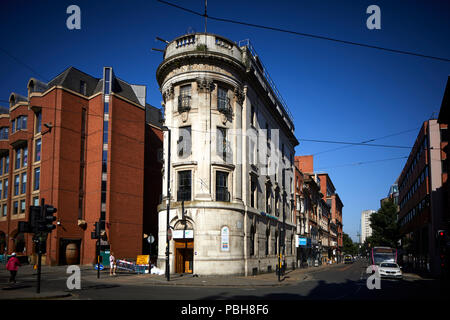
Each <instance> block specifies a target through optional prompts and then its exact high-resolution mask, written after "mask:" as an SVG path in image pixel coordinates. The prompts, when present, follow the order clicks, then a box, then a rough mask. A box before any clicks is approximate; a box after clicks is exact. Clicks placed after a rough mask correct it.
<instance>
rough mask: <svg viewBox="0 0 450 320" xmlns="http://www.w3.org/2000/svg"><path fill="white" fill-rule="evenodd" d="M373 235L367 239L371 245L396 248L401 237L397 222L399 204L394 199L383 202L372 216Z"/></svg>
mask: <svg viewBox="0 0 450 320" xmlns="http://www.w3.org/2000/svg"><path fill="white" fill-rule="evenodd" d="M370 226H371V227H372V236H371V237H369V238H368V239H367V242H368V243H370V247H371V248H373V247H376V246H387V247H392V248H396V247H397V243H398V240H399V239H400V232H399V226H398V223H397V205H396V204H395V203H394V202H393V201H392V200H389V201H386V202H383V203H382V205H381V208H380V209H379V210H378V211H377V212H376V213H374V214H372V215H371V216H370Z"/></svg>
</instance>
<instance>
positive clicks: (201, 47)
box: [196, 44, 206, 52]
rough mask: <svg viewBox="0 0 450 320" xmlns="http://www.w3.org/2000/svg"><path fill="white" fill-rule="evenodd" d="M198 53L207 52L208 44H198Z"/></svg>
mask: <svg viewBox="0 0 450 320" xmlns="http://www.w3.org/2000/svg"><path fill="white" fill-rule="evenodd" d="M196 50H197V51H205V52H206V44H198V45H197V47H196Z"/></svg>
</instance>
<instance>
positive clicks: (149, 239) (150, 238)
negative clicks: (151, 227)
mask: <svg viewBox="0 0 450 320" xmlns="http://www.w3.org/2000/svg"><path fill="white" fill-rule="evenodd" d="M147 242H148V243H150V244H152V243H153V242H155V237H154V236H153V235H151V234H150V235H149V236H148V237H147Z"/></svg>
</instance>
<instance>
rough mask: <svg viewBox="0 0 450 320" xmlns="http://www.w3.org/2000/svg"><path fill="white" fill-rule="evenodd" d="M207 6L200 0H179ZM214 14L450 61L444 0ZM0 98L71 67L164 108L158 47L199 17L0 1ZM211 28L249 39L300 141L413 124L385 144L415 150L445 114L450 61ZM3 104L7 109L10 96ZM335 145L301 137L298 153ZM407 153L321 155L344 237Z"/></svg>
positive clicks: (241, 6)
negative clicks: (121, 84) (124, 85)
mask: <svg viewBox="0 0 450 320" xmlns="http://www.w3.org/2000/svg"><path fill="white" fill-rule="evenodd" d="M170 2H174V3H176V4H178V5H181V6H185V7H189V8H190V9H192V10H196V11H198V12H203V10H204V1H203V0H195V1H194V0H189V1H180V0H173V1H170ZM71 4H77V5H78V6H79V7H80V8H81V30H68V29H67V28H66V20H67V17H68V16H69V15H68V14H66V8H67V7H68V6H69V5H71ZM372 4H376V5H378V6H379V7H380V9H381V30H368V29H367V27H366V20H367V17H368V16H369V15H368V14H366V9H367V7H368V6H369V5H372ZM208 14H209V15H211V16H215V17H221V18H229V19H233V20H240V21H246V22H250V23H255V24H262V25H267V26H273V27H278V28H283V29H289V30H294V31H298V32H303V33H310V34H316V35H322V36H327V37H332V38H336V39H341V40H347V41H352V42H361V43H365V44H370V45H375V46H381V47H387V48H392V49H398V50H404V51H412V52H417V53H421V54H424V55H431V56H437V57H443V58H447V59H449V58H450V42H449V41H448V40H449V39H450V5H449V2H448V1H425V0H422V1H379V0H370V1H365V0H361V1H357V0H352V1H331V0H330V1H328V0H327V1H325V0H320V1H319V0H314V1H313V0H304V1H287V0H283V1H258V2H255V1H218V0H209V1H208ZM0 26H1V28H0V35H1V39H2V41H1V43H0V47H1V48H2V49H4V50H6V51H7V52H9V53H10V54H11V55H13V56H14V57H16V58H17V59H19V60H20V61H22V62H24V63H25V64H27V65H28V66H30V67H31V68H32V69H33V70H35V71H36V72H37V74H36V73H33V72H32V71H31V70H30V69H28V68H26V67H25V66H23V65H22V64H20V63H17V61H15V60H14V59H12V58H11V57H9V56H8V55H6V54H5V53H4V52H2V51H1V50H0V100H8V97H9V94H10V93H11V92H13V91H14V92H18V93H21V94H23V95H26V92H27V90H26V85H27V81H28V80H29V78H30V77H32V76H34V77H37V78H40V79H42V80H48V79H51V78H53V77H54V76H56V75H57V74H58V73H60V72H61V71H63V70H64V69H65V68H67V67H68V66H74V67H76V68H78V69H80V70H82V71H84V72H87V73H89V74H91V75H93V76H96V77H100V76H101V71H102V67H103V66H107V65H108V66H112V67H113V68H114V70H115V73H116V74H117V76H118V77H120V78H122V79H124V80H125V81H128V82H130V83H137V84H145V85H147V93H148V97H147V102H148V103H150V104H152V105H154V106H157V107H160V106H161V105H160V101H161V95H160V92H159V90H158V86H157V83H156V79H155V73H156V68H157V67H158V65H159V63H160V62H161V60H162V54H161V53H159V52H152V51H151V48H152V47H156V48H163V43H161V42H159V41H156V40H155V37H156V36H159V37H161V38H164V39H167V40H172V39H173V38H175V37H177V36H180V35H182V34H185V33H187V31H189V30H195V31H197V32H202V31H203V30H204V20H203V18H202V17H199V16H195V15H192V14H189V13H186V12H183V11H180V10H178V9H175V8H172V7H169V6H167V5H164V4H162V3H159V2H157V1H155V0H150V1H122V0H121V1H119V0H108V1H106V0H104V1H96V0H89V1H76V0H71V1H64V0H60V1H25V0H14V1H5V0H3V1H1V3H0ZM208 32H212V33H217V34H220V35H223V36H225V37H227V38H229V39H231V40H233V41H239V40H243V39H247V38H248V39H250V40H251V42H252V44H253V46H254V47H255V49H256V51H257V52H258V53H259V55H260V57H261V59H262V61H263V63H264V64H265V66H266V67H267V69H268V70H269V72H270V74H271V76H272V79H273V80H274V81H275V83H276V85H277V87H278V89H279V90H280V92H281V94H282V95H283V97H284V99H285V101H286V102H287V104H288V106H289V108H290V109H291V111H292V113H293V116H294V119H295V126H296V136H297V137H298V138H300V139H302V138H304V139H320V140H337V141H350V142H361V141H364V140H368V139H373V138H379V137H383V136H386V135H390V134H394V133H398V132H401V131H405V130H410V129H416V130H412V131H409V132H406V133H404V134H400V135H396V136H393V137H390V138H386V139H381V140H377V141H374V142H373V143H379V144H392V145H401V146H412V145H413V143H414V141H415V139H416V136H417V131H418V129H419V127H420V126H421V124H422V122H423V121H425V120H427V119H429V118H430V116H431V115H432V114H433V112H436V115H437V112H439V108H440V104H441V100H442V95H443V92H444V88H445V84H446V80H447V77H448V75H449V74H450V63H449V62H442V61H436V60H431V59H425V58H420V57H414V56H408V55H402V54H396V53H389V52H383V51H379V50H374V49H369V48H363V47H355V46H349V45H345V44H340V43H335V42H330V41H324V40H318V39H312V38H305V37H300V36H295V35H292V34H287V33H280V32H275V31H269V30H262V29H256V28H252V27H247V26H242V25H233V24H228V23H224V22H217V21H213V20H209V21H208ZM0 105H4V106H6V104H5V103H4V102H0ZM337 147H340V145H335V144H325V143H314V142H302V143H301V144H300V145H299V146H298V147H297V149H296V153H297V155H307V154H315V153H320V152H323V151H327V150H330V149H334V148H337ZM408 154H409V150H408V149H388V148H378V147H377V148H375V147H365V146H357V147H351V148H345V149H340V150H336V151H333V152H324V153H320V154H317V156H315V168H316V169H317V170H318V171H325V172H328V173H329V174H330V176H331V178H332V179H333V182H334V185H335V186H336V188H337V192H338V193H339V195H340V197H341V199H342V201H343V202H344V232H346V233H348V234H349V235H350V236H351V237H352V238H353V239H356V233H357V232H358V230H359V225H360V215H361V211H363V210H366V209H374V210H377V209H378V208H379V201H380V199H381V198H383V197H385V196H386V195H387V192H388V189H389V187H390V185H391V184H392V183H393V182H394V181H395V180H396V178H397V177H398V175H399V174H400V171H401V170H402V168H403V165H404V164H405V161H406V160H405V159H401V160H391V161H382V162H375V163H369V164H361V165H351V166H342V165H346V164H352V163H357V162H366V161H374V160H382V159H390V158H397V157H402V156H407V155H408Z"/></svg>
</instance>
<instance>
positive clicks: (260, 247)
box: [156, 33, 298, 275]
mask: <svg viewBox="0 0 450 320" xmlns="http://www.w3.org/2000/svg"><path fill="white" fill-rule="evenodd" d="M156 76H157V80H158V84H159V86H160V90H161V93H162V95H163V99H164V101H163V106H164V113H165V120H164V126H165V127H166V128H167V129H168V130H170V137H171V139H170V142H169V132H168V131H166V132H165V135H164V162H165V163H164V172H163V196H162V203H161V205H160V206H159V208H158V214H159V234H158V237H159V245H158V248H159V251H158V266H159V267H160V268H162V269H165V267H166V265H165V264H166V230H167V222H166V221H167V200H168V195H167V187H168V185H167V184H168V183H169V188H170V199H169V200H170V202H169V205H170V210H169V227H170V229H172V230H173V231H172V234H173V239H172V240H170V242H169V249H170V250H169V251H170V255H169V266H170V272H171V273H194V274H198V275H218V274H220V275H226V274H243V275H252V274H257V273H262V272H270V271H275V269H276V266H277V261H278V257H279V254H280V253H283V255H282V260H283V261H284V263H285V266H287V267H288V268H290V267H292V266H293V265H294V263H295V249H294V248H295V243H294V242H295V241H294V234H295V230H296V226H295V211H294V208H293V201H294V195H293V193H294V188H293V177H294V171H293V166H294V163H293V161H294V147H295V146H296V145H297V144H298V141H297V139H296V138H295V136H294V125H293V120H292V116H291V115H290V113H289V110H288V109H287V106H286V105H285V103H284V102H283V100H282V98H281V96H280V95H279V93H278V91H277V90H276V88H275V86H274V85H273V82H272V81H271V80H270V78H269V77H268V74H267V71H266V70H265V68H264V67H263V65H262V64H261V62H260V61H259V59H258V57H257V55H256V54H255V52H254V50H253V48H252V47H251V45H250V43H249V42H244V43H242V45H237V44H236V43H234V42H232V41H230V40H228V39H225V38H223V37H220V36H217V35H213V34H204V33H201V34H188V35H185V36H182V37H179V38H176V39H175V40H173V41H171V42H169V43H168V44H167V47H166V49H165V51H164V60H163V62H162V63H161V64H160V66H159V67H158V70H157V74H156ZM169 148H170V155H171V156H170V159H171V161H170V163H169V162H168V152H169ZM168 168H170V169H169V170H170V180H168V170H167V169H168ZM182 207H184V212H183V209H182ZM283 226H284V228H283ZM284 230H285V231H284Z"/></svg>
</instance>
